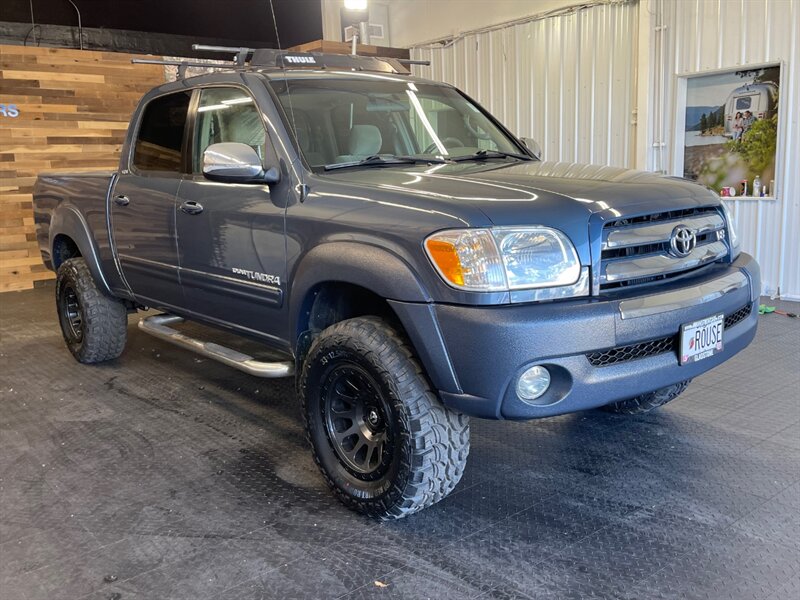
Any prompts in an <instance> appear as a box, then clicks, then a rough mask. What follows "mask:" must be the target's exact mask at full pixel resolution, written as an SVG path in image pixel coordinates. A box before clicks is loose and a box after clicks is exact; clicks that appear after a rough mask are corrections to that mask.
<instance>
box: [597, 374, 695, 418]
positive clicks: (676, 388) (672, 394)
mask: <svg viewBox="0 0 800 600" xmlns="http://www.w3.org/2000/svg"><path fill="white" fill-rule="evenodd" d="M691 381H692V380H691V379H687V380H686V381H681V382H680V383H676V384H674V385H668V386H666V387H663V388H660V389H657V390H656V391H655V392H649V393H647V394H642V395H641V396H636V397H635V398H629V399H627V400H620V401H619V402H613V403H611V404H609V405H607V406H604V407H603V408H604V409H605V410H607V411H610V412H614V413H617V414H620V415H640V414H643V413H648V412H650V411H653V410H655V409H657V408H659V407H661V406H664V405H665V404H666V403H667V402H671V401H673V400H674V399H675V398H677V397H678V396H680V395H681V394H682V393H683V392H684V390H685V389H686V388H687V387H688V386H689V383H690V382H691Z"/></svg>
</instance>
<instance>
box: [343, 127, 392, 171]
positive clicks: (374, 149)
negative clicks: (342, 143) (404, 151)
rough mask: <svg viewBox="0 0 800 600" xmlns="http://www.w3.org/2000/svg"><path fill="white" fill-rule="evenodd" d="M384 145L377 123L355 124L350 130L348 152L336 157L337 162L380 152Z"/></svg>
mask: <svg viewBox="0 0 800 600" xmlns="http://www.w3.org/2000/svg"><path fill="white" fill-rule="evenodd" d="M381 146H383V136H382V135H381V130H380V129H378V128H377V127H375V125H353V128H352V129H351V130H350V141H349V143H348V148H347V151H348V154H340V155H339V156H337V157H336V162H337V163H343V162H354V161H357V160H361V159H364V158H367V157H368V156H372V155H373V154H378V153H379V152H380V151H381Z"/></svg>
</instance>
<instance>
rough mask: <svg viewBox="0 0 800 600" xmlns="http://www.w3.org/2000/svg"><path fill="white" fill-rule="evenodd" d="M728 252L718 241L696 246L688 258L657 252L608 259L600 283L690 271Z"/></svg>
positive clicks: (722, 243)
mask: <svg viewBox="0 0 800 600" xmlns="http://www.w3.org/2000/svg"><path fill="white" fill-rule="evenodd" d="M727 254H728V247H727V246H726V245H725V243H724V242H720V241H717V242H712V243H711V244H706V245H704V246H698V247H696V248H695V249H694V250H693V251H692V253H691V254H689V256H687V257H686V258H675V257H673V256H670V255H668V254H656V255H648V256H640V257H635V258H619V259H615V260H608V261H604V266H603V271H602V272H601V273H600V284H601V285H602V284H604V283H616V282H619V281H627V280H629V279H641V278H645V277H650V276H653V275H668V274H671V273H679V272H681V271H688V270H690V269H694V268H697V267H700V266H702V265H705V264H708V263H711V262H714V261H715V260H719V259H720V258H722V257H724V256H725V255H727Z"/></svg>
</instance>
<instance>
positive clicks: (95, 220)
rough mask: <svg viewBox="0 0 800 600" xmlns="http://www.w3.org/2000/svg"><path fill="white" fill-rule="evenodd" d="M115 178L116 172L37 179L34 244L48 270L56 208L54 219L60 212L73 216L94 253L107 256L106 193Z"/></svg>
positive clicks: (51, 174) (50, 176)
mask: <svg viewBox="0 0 800 600" xmlns="http://www.w3.org/2000/svg"><path fill="white" fill-rule="evenodd" d="M115 175H116V172H115V171H91V172H82V173H69V172H63V173H48V174H45V175H40V176H39V177H38V179H37V180H36V185H35V186H34V189H33V210H34V213H33V214H34V221H35V224H36V240H37V242H38V243H39V249H40V250H41V252H42V258H43V259H44V263H45V265H46V266H47V267H48V268H49V269H53V257H52V256H51V255H50V254H51V252H50V248H51V247H52V246H51V244H52V240H51V239H50V225H51V222H52V219H53V214H54V212H55V211H56V209H57V208H58V209H59V217H57V218H63V217H61V216H60V215H64V214H67V213H65V212H64V211H62V210H61V209H67V210H68V211H69V212H70V213H76V216H78V217H79V218H80V219H81V220H83V221H84V222H85V223H86V224H87V225H88V227H89V231H90V232H91V236H92V237H91V239H93V240H94V242H95V245H96V250H97V251H98V252H99V253H101V254H103V253H105V252H109V235H108V223H107V220H106V204H107V200H108V199H107V195H108V189H109V186H110V184H111V180H112V179H113V178H114V176H115Z"/></svg>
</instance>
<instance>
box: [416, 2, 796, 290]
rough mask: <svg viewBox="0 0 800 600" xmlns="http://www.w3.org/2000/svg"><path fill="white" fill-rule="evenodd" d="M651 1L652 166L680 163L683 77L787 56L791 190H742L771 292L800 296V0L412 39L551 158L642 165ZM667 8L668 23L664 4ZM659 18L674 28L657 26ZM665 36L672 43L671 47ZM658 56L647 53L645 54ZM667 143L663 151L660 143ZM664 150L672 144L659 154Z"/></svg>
mask: <svg viewBox="0 0 800 600" xmlns="http://www.w3.org/2000/svg"><path fill="white" fill-rule="evenodd" d="M640 10H642V11H644V10H647V11H649V16H650V18H649V19H646V20H645V22H649V24H650V27H652V28H653V29H652V30H651V31H650V32H649V36H648V37H649V40H650V43H651V46H652V47H651V48H650V52H649V56H650V60H651V64H650V65H649V67H650V69H649V73H650V74H651V80H650V82H649V86H648V87H649V94H648V95H649V102H650V105H649V106H647V107H640V108H641V111H642V112H644V111H650V119H648V121H647V122H648V123H649V124H650V131H648V136H647V146H648V148H647V155H648V161H647V162H648V165H647V166H648V168H650V169H654V170H655V169H664V170H666V171H668V172H670V173H673V174H678V175H679V174H680V173H676V170H675V161H674V151H675V115H676V113H677V110H678V105H679V102H678V98H677V86H676V82H677V75H678V74H679V73H680V74H685V73H691V72H699V71H704V70H714V69H722V68H728V67H735V66H737V65H741V64H748V63H749V64H755V63H764V62H770V61H777V60H783V61H785V65H784V66H785V68H784V73H783V78H784V80H783V84H782V90H781V102H784V103H786V104H787V106H788V107H789V110H787V111H786V113H785V114H786V115H788V118H786V119H784V123H783V126H784V130H783V136H784V138H783V139H784V141H785V146H784V147H785V152H784V153H783V156H782V161H783V165H784V166H783V176H782V181H780V183H779V186H780V187H779V192H780V198H779V199H778V200H777V201H770V200H761V201H759V200H749V201H748V200H735V201H733V202H731V205H732V207H733V208H734V214H735V216H736V218H737V223H738V227H739V230H740V235H741V237H742V240H743V241H742V245H743V248H744V249H745V251H746V252H749V253H751V254H753V255H754V256H756V258H757V259H758V260H759V262H760V263H761V266H762V275H763V280H764V290H765V291H766V292H767V293H769V294H774V293H775V292H776V291H777V289H778V287H780V290H781V293H782V295H783V296H784V297H787V298H794V299H800V165H799V164H798V160H800V125H799V124H798V118H800V108H798V107H800V0H713V1H712V0H680V1H675V0H652V1H648V2H642V3H641V4H640V3H637V2H633V3H627V4H616V3H615V4H610V5H602V6H594V7H590V8H586V9H584V10H580V11H578V12H575V13H573V14H569V15H562V16H556V17H549V18H546V19H542V20H538V21H532V22H529V23H523V24H512V25H509V26H507V27H504V28H502V29H496V30H493V31H486V32H482V33H473V34H468V35H466V36H464V37H461V38H458V39H457V40H456V41H455V42H453V43H452V44H450V45H446V46H444V47H436V46H435V47H420V48H412V57H413V58H415V59H422V60H430V61H431V66H430V67H415V72H416V73H417V74H419V75H421V76H422V77H428V78H430V79H434V80H439V81H446V82H449V83H452V84H454V85H456V86H458V87H459V88H461V89H462V90H464V91H465V92H467V93H468V94H470V95H471V96H473V97H474V98H476V99H477V100H478V101H479V102H480V103H481V104H483V105H484V106H486V107H487V108H488V109H489V110H490V111H492V113H494V114H495V115H496V116H498V117H499V118H500V120H501V121H502V122H503V123H504V124H505V125H506V126H508V128H509V129H510V130H511V131H513V132H515V133H517V134H519V135H522V136H530V137H533V138H535V139H537V140H538V141H539V143H540V144H541V145H542V148H543V150H544V156H545V158H547V159H549V160H566V161H576V162H591V163H599V164H608V165H617V166H627V167H633V166H634V164H635V147H634V142H635V126H634V125H632V117H633V111H634V108H635V107H636V85H637V83H636V71H637V68H636V67H637V65H636V56H637V50H638V48H637V40H638V23H639V12H638V11H640ZM659 10H663V19H662V20H661V21H659V19H658V18H657V13H658V11H659ZM658 25H664V26H665V28H664V29H660V30H656V29H655V27H656V26H658ZM662 38H663V47H662V45H661V44H662V41H661V40H662ZM645 55H647V53H645ZM654 143H655V144H662V143H663V144H664V146H663V147H659V146H657V147H656V148H655V149H652V147H651V146H652V144H654ZM659 148H661V152H662V154H660V155H659V152H658V151H659Z"/></svg>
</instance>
